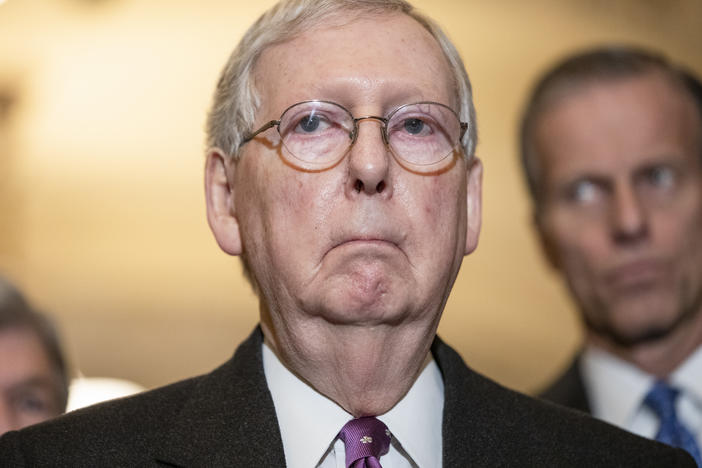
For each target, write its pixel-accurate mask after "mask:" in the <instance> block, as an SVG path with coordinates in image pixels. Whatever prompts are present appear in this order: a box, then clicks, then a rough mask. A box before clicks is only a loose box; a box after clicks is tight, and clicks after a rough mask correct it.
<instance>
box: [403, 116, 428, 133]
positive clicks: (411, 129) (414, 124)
mask: <svg viewBox="0 0 702 468" xmlns="http://www.w3.org/2000/svg"><path fill="white" fill-rule="evenodd" d="M404 127H405V130H407V133H410V134H412V135H418V134H420V133H422V130H423V129H424V122H422V121H421V120H420V119H407V120H405V123H404Z"/></svg>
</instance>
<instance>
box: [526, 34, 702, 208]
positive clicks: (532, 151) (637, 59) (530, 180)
mask: <svg viewBox="0 0 702 468" xmlns="http://www.w3.org/2000/svg"><path fill="white" fill-rule="evenodd" d="M650 73H661V74H662V75H663V76H664V77H666V78H667V79H668V80H669V81H670V83H671V84H672V85H673V86H675V87H676V88H677V89H679V90H680V91H681V92H682V93H683V94H687V95H688V96H689V97H690V99H691V100H692V101H693V103H694V104H695V106H696V108H697V110H698V111H699V116H700V119H702V83H700V80H699V78H697V77H696V76H695V75H694V74H693V73H692V72H690V71H689V70H686V69H684V68H681V67H678V66H677V65H674V64H672V63H670V62H669V61H668V59H666V58H665V57H664V56H662V55H660V54H657V53H655V52H652V51H648V50H645V49H641V48H637V47H633V46H622V45H613V46H604V47H599V48H595V49H589V50H586V51H583V52H580V53H577V54H575V55H572V56H569V57H567V58H566V59H564V60H563V61H561V62H559V63H558V64H556V65H555V66H554V67H553V68H551V69H550V70H549V71H548V72H546V73H545V74H544V75H543V76H542V77H541V78H540V79H539V81H538V82H537V83H536V85H535V86H534V89H533V91H532V93H531V95H530V98H529V101H528V102H527V104H526V106H525V110H524V112H523V114H522V119H521V125H520V135H519V136H520V157H521V164H522V169H523V172H524V175H525V177H526V182H527V186H528V189H529V194H530V195H531V198H532V201H533V203H534V208H535V210H536V212H537V213H538V210H539V208H540V204H541V202H542V197H543V194H542V193H541V189H542V187H541V184H540V182H541V172H540V171H541V168H540V167H539V159H538V157H537V149H536V147H535V146H536V145H535V141H534V139H535V138H534V137H535V135H534V133H535V130H536V127H537V123H538V120H539V118H540V117H541V115H542V114H543V113H544V112H546V111H547V110H548V109H549V108H550V107H551V106H552V105H554V104H555V103H557V102H559V100H560V99H562V98H563V97H565V96H568V95H570V94H572V93H573V92H575V91H577V90H578V89H581V88H583V87H586V86H589V85H595V84H598V83H611V82H614V81H619V80H626V79H631V78H634V77H639V76H643V75H648V74H650ZM701 122H702V120H701ZM700 135H701V137H702V128H700ZM700 157H701V158H702V141H701V145H700Z"/></svg>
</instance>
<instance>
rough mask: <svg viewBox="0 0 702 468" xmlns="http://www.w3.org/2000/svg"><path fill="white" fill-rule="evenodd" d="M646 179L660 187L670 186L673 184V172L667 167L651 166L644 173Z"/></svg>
mask: <svg viewBox="0 0 702 468" xmlns="http://www.w3.org/2000/svg"><path fill="white" fill-rule="evenodd" d="M646 178H647V179H648V181H649V182H650V183H651V184H652V185H654V186H656V187H660V188H670V187H672V186H673V185H674V184H675V173H674V172H673V170H672V169H671V168H669V167H664V166H657V167H652V168H651V169H649V170H648V172H647V174H646Z"/></svg>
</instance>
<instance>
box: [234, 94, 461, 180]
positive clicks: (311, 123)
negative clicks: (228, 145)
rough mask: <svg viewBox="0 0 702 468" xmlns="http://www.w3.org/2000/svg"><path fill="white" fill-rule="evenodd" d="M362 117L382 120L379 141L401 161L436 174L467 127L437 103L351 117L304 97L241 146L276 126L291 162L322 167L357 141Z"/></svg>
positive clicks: (333, 106)
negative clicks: (386, 113)
mask: <svg viewBox="0 0 702 468" xmlns="http://www.w3.org/2000/svg"><path fill="white" fill-rule="evenodd" d="M362 120H376V121H378V122H380V123H381V124H382V125H381V134H382V138H383V142H384V143H385V144H386V145H387V146H388V147H389V148H390V150H391V152H392V154H393V155H394V156H395V158H396V159H397V160H398V162H399V163H400V164H402V165H403V166H405V167H406V168H407V169H409V170H412V171H416V172H434V171H438V170H441V169H442V168H443V167H444V166H447V165H448V164H449V163H450V162H451V161H452V160H453V156H455V154H456V152H457V150H458V149H459V148H460V142H461V139H462V138H463V135H464V134H465V132H466V129H467V128H468V124H467V123H465V122H461V121H460V119H459V118H458V115H457V114H456V112H454V111H453V109H451V108H450V107H448V106H445V105H444V104H440V103H438V102H430V101H424V102H416V103H412V104H405V105H403V106H400V107H398V108H397V109H395V110H393V111H392V112H390V113H389V114H388V115H387V117H379V116H374V115H367V116H363V117H354V116H353V115H352V114H351V112H350V111H349V110H347V109H346V108H345V107H343V106H341V105H340V104H337V103H335V102H331V101H321V100H312V101H302V102H298V103H297V104H293V105H292V106H290V107H288V108H287V109H286V110H285V111H283V113H282V115H281V116H280V119H278V120H271V121H270V122H267V123H266V124H265V125H263V126H262V127H261V128H259V129H258V130H256V131H255V132H252V133H250V134H247V135H245V136H244V139H243V141H242V142H241V145H240V147H241V146H243V145H244V144H246V143H248V142H249V141H251V140H252V139H254V138H255V137H256V136H257V135H258V134H260V133H262V132H264V131H266V130H268V129H269V128H271V127H276V129H277V130H278V133H279V134H280V137H281V141H282V148H281V149H282V155H283V157H284V158H285V159H286V160H287V161H288V162H289V163H291V164H292V165H294V166H296V167H300V168H302V169H306V170H312V171H320V170H324V169H327V168H330V167H332V166H334V165H335V164H336V163H338V162H339V161H340V160H341V159H342V158H343V157H344V155H346V153H347V152H348V150H349V149H350V148H351V146H352V145H353V144H354V143H355V142H356V137H357V136H358V125H359V123H360V122H361V121H362Z"/></svg>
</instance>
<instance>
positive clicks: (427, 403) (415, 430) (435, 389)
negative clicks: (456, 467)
mask: <svg viewBox="0 0 702 468" xmlns="http://www.w3.org/2000/svg"><path fill="white" fill-rule="evenodd" d="M443 413H444V381H443V378H442V376H441V371H440V370H439V366H437V364H436V361H434V359H433V358H432V357H431V355H430V356H429V357H428V362H427V364H426V365H425V366H424V369H422V371H421V373H420V374H419V377H417V380H416V381H415V382H414V384H412V387H411V388H410V389H409V391H408V392H407V394H406V395H405V396H404V397H403V398H402V399H401V400H400V401H399V402H398V403H397V404H396V405H395V406H394V407H393V408H392V409H391V410H390V411H388V412H387V413H385V414H383V415H380V416H378V419H380V420H381V421H383V422H384V423H385V425H386V426H388V428H389V429H390V431H391V432H392V435H393V438H394V439H395V440H397V441H398V442H399V443H400V444H401V445H402V448H403V449H404V450H405V451H406V452H407V454H408V455H409V456H410V457H411V458H412V460H414V461H415V462H416V464H417V466H441V464H442V454H443V450H442V430H441V429H442V422H443Z"/></svg>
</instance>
